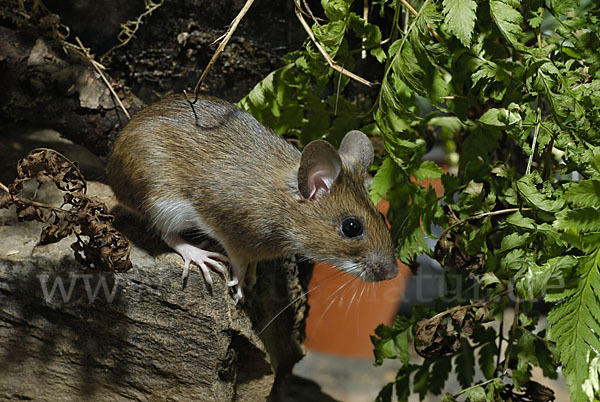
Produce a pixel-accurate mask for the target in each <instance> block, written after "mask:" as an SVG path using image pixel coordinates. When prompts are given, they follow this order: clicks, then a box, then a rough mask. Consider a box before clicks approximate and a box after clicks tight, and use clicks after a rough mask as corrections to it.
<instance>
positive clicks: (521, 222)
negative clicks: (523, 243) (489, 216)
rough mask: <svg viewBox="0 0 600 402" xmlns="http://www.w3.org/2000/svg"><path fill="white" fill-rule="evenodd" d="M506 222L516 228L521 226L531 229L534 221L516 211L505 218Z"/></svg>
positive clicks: (533, 226)
mask: <svg viewBox="0 0 600 402" xmlns="http://www.w3.org/2000/svg"><path fill="white" fill-rule="evenodd" d="M506 223H509V224H511V225H513V226H516V227H518V228H522V229H530V230H533V229H535V227H536V226H535V221H534V220H533V219H531V218H525V217H524V216H523V215H521V212H519V211H517V212H515V213H514V214H512V215H509V216H508V218H506Z"/></svg>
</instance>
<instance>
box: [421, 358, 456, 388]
mask: <svg viewBox="0 0 600 402" xmlns="http://www.w3.org/2000/svg"><path fill="white" fill-rule="evenodd" d="M451 371H452V357H451V356H444V357H440V358H438V359H436V360H435V362H434V363H433V364H432V366H431V371H430V372H429V379H428V381H427V383H428V385H427V386H428V388H429V392H431V393H432V394H434V395H439V394H441V393H442V391H443V390H444V385H445V384H446V381H447V380H448V377H449V376H450V372H451Z"/></svg>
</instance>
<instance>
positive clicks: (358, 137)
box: [340, 130, 373, 172]
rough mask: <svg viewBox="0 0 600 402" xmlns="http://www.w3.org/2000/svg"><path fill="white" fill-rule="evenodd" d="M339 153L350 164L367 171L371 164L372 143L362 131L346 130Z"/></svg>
mask: <svg viewBox="0 0 600 402" xmlns="http://www.w3.org/2000/svg"><path fill="white" fill-rule="evenodd" d="M340 155H341V156H342V158H344V159H345V160H347V161H348V162H350V165H351V166H356V167H358V168H359V169H362V170H363V171H364V172H368V171H369V168H370V167H371V165H372V164H373V145H372V144H371V141H369V137H367V136H366V135H365V134H364V133H363V132H362V131H358V130H352V131H348V133H347V134H346V135H345V136H344V139H343V140H342V144H341V145H340Z"/></svg>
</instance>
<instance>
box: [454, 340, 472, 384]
mask: <svg viewBox="0 0 600 402" xmlns="http://www.w3.org/2000/svg"><path fill="white" fill-rule="evenodd" d="M461 344H462V345H461V348H460V352H459V353H458V355H456V359H455V360H454V370H456V375H457V377H458V382H459V383H460V385H461V386H462V387H463V388H467V387H470V386H471V384H472V383H473V377H474V376H475V357H474V356H473V348H472V347H471V345H470V344H469V341H468V340H466V339H462V340H461Z"/></svg>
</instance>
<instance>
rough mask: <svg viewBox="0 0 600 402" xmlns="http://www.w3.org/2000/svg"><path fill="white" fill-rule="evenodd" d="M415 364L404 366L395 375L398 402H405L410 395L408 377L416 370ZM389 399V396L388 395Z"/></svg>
mask: <svg viewBox="0 0 600 402" xmlns="http://www.w3.org/2000/svg"><path fill="white" fill-rule="evenodd" d="M418 368H419V366H417V365H416V364H407V365H404V366H402V367H401V368H400V370H398V374H396V397H397V398H398V402H407V401H408V397H409V395H410V375H411V374H412V372H413V371H415V370H416V369H418ZM390 397H391V395H390Z"/></svg>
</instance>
